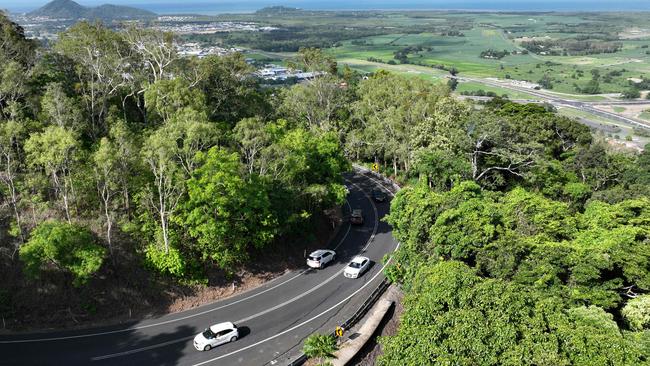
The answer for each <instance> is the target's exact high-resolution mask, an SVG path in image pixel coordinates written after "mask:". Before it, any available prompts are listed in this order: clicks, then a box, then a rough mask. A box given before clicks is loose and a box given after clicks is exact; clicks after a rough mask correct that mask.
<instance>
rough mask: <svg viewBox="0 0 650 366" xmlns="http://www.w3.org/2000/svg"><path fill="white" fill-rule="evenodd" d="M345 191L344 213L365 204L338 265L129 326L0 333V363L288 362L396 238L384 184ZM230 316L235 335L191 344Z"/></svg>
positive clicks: (360, 285) (377, 274)
mask: <svg viewBox="0 0 650 366" xmlns="http://www.w3.org/2000/svg"><path fill="white" fill-rule="evenodd" d="M345 178H346V184H347V186H348V188H349V189H350V194H349V196H348V204H347V205H346V208H345V212H346V213H349V212H350V209H351V208H361V209H363V213H364V218H365V222H364V225H362V226H350V225H349V223H348V222H347V221H344V224H343V226H342V227H341V230H340V231H339V234H338V235H337V237H336V238H334V240H333V241H332V244H331V248H333V249H334V248H335V250H336V253H337V256H336V260H335V263H334V264H333V265H329V266H328V267H326V268H325V269H323V270H309V269H307V267H306V266H305V269H304V270H300V271H296V272H291V273H288V274H285V275H283V276H281V277H279V278H276V279H275V280H273V281H271V282H269V283H267V284H265V285H263V286H261V287H259V288H257V289H254V290H251V291H249V292H246V293H243V294H240V295H237V296H234V297H232V298H229V299H226V300H223V301H219V302H215V303H212V304H208V305H204V306H201V307H198V308H195V309H192V310H188V311H184V312H181V313H176V314H170V315H166V316H163V317H160V318H156V319H148V320H144V321H140V322H134V323H133V324H129V325H121V326H114V327H104V328H98V329H91V330H84V331H62V332H55V333H45V334H22V335H13V336H7V335H3V336H0V355H1V356H0V357H1V361H0V364H2V365H21V366H25V365H66V366H70V365H96V366H104V365H245V366H249V365H250V366H253V365H255V366H259V365H285V364H287V363H288V362H289V360H291V359H292V358H293V357H295V356H296V355H297V354H299V352H300V348H301V345H302V341H303V340H304V338H306V337H307V336H309V335H310V334H312V333H314V332H321V333H326V332H327V333H329V332H331V331H332V330H333V329H334V327H335V326H336V325H337V324H339V323H341V322H343V321H344V320H346V319H347V318H348V317H349V316H350V315H352V314H353V313H354V311H355V310H356V309H357V308H358V307H359V305H360V304H361V303H362V302H363V301H364V299H365V298H366V297H367V296H368V295H369V294H370V293H371V292H372V290H374V289H375V287H376V286H377V285H378V284H379V283H380V282H381V280H383V274H382V272H381V269H382V266H383V264H382V258H383V257H384V255H385V254H387V253H389V252H392V251H393V250H395V248H396V246H397V243H396V242H395V241H394V240H393V238H392V236H391V230H390V227H389V226H388V225H387V224H386V223H384V222H382V221H380V220H381V218H382V217H383V216H384V215H386V214H387V213H388V210H389V205H390V203H389V202H384V203H375V202H373V201H372V200H371V198H370V193H371V190H372V189H374V188H376V187H378V186H379V185H380V184H381V183H380V182H379V181H378V180H376V179H374V178H373V177H372V176H371V175H370V174H366V173H361V172H355V173H349V174H347V175H346V176H345ZM359 253H363V254H364V255H365V256H367V257H369V258H370V259H371V260H372V261H373V265H372V266H371V268H370V270H368V271H367V272H366V273H365V274H364V275H363V276H362V277H361V278H359V279H347V278H344V277H343V274H342V271H343V268H344V267H345V265H346V263H347V261H349V260H350V259H351V258H352V257H353V256H354V255H356V254H359ZM222 321H232V322H234V323H235V324H237V326H238V327H239V328H240V337H241V338H240V339H239V340H238V341H236V342H234V343H230V344H226V345H222V346H219V347H217V348H215V349H213V350H211V351H207V352H199V351H197V350H195V349H194V347H193V346H192V339H193V337H194V335H196V334H197V333H199V332H201V331H203V329H205V328H206V327H207V326H209V325H211V324H214V323H219V322H222Z"/></svg>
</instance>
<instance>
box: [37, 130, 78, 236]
mask: <svg viewBox="0 0 650 366" xmlns="http://www.w3.org/2000/svg"><path fill="white" fill-rule="evenodd" d="M25 152H26V153H27V161H28V162H29V164H30V165H31V166H32V167H40V168H42V169H44V171H45V174H46V175H48V176H50V178H51V179H52V185H53V187H54V190H55V192H56V195H57V196H59V197H60V198H61V199H62V200H63V207H64V210H65V216H66V219H67V221H68V222H69V223H70V222H72V219H71V214H70V206H71V204H72V200H73V198H74V181H73V174H72V173H73V171H74V169H75V168H76V164H77V162H78V160H79V142H78V140H77V137H76V134H75V133H74V132H72V131H70V130H68V129H66V128H64V127H60V126H48V127H46V128H45V129H44V130H43V132H40V133H34V134H32V135H31V136H30V137H29V139H28V140H27V141H26V142H25Z"/></svg>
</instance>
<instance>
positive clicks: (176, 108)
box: [0, 15, 350, 328]
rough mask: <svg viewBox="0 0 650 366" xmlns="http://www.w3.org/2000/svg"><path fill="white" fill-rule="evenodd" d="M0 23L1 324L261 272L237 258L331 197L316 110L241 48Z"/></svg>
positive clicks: (296, 226)
mask: <svg viewBox="0 0 650 366" xmlns="http://www.w3.org/2000/svg"><path fill="white" fill-rule="evenodd" d="M0 23H2V31H3V33H2V34H0V37H1V38H0V39H1V42H0V45H1V48H0V64H1V65H2V66H0V153H1V155H0V156H1V159H0V167H1V171H2V173H0V182H1V183H2V187H1V188H0V197H1V198H2V204H3V205H2V206H1V210H0V239H1V240H0V242H1V243H2V244H1V246H0V253H1V257H0V273H1V274H2V276H3V278H5V281H3V282H2V284H0V305H1V308H2V309H3V313H2V317H3V321H4V322H3V326H5V327H7V328H21V327H23V326H33V325H34V324H37V323H38V324H40V325H39V326H44V325H49V324H60V323H64V324H67V323H66V322H65V321H63V320H65V319H68V320H70V322H74V323H80V322H83V321H92V320H93V319H95V318H101V319H103V318H106V317H109V318H110V317H111V316H116V315H117V314H130V313H131V312H132V310H135V311H136V312H137V311H138V310H139V311H140V312H139V313H142V312H146V313H148V312H150V310H148V307H151V306H152V303H165V301H168V300H164V298H165V296H166V295H165V294H166V293H167V291H168V290H169V291H170V292H172V293H178V294H182V295H179V296H185V293H187V292H189V293H191V292H192V290H191V289H192V288H193V287H195V286H205V285H225V284H227V283H229V282H228V281H229V280H233V281H234V276H235V274H237V273H239V271H240V270H241V269H242V268H250V270H252V271H262V270H263V269H262V268H259V267H252V268H251V266H250V265H249V263H248V262H249V259H250V258H255V259H258V258H265V259H264V260H266V261H267V262H268V261H270V260H273V261H277V262H278V263H285V260H284V259H282V258H277V257H278V255H275V254H273V255H268V254H267V255H265V254H264V253H267V252H269V251H272V252H278V253H287V251H289V252H290V251H291V243H295V242H300V241H305V240H310V238H309V235H313V234H309V235H306V234H305V233H310V232H313V231H314V229H315V227H316V226H317V224H318V223H319V222H321V221H323V220H328V219H327V218H325V217H324V210H325V209H330V208H331V207H333V206H336V205H340V204H341V203H342V202H343V201H344V199H345V194H346V190H345V187H344V186H343V184H342V183H343V178H342V175H341V174H342V173H343V172H345V171H348V170H349V169H350V163H349V162H348V160H347V159H346V157H345V155H344V150H343V145H342V144H341V142H340V139H339V136H338V134H337V133H336V132H335V130H333V129H331V128H329V127H328V126H329V125H328V124H327V123H326V120H328V119H330V117H331V116H330V115H328V116H323V113H321V112H319V111H315V113H316V114H317V115H315V116H313V118H317V119H318V120H314V119H312V120H306V119H303V118H302V117H303V116H302V115H299V114H297V113H298V111H295V108H292V107H291V103H289V102H288V101H287V102H284V103H279V105H275V103H276V99H275V98H274V96H273V94H272V93H271V92H269V91H265V90H263V89H262V88H260V87H259V85H257V83H256V81H255V80H254V79H253V78H251V77H249V74H250V73H251V72H252V69H251V68H250V66H249V65H247V64H246V63H245V62H244V58H243V56H242V55H240V54H235V55H232V56H228V57H223V58H219V57H216V56H215V57H208V58H205V59H201V60H199V59H179V58H178V57H177V56H176V54H175V51H174V47H173V44H172V40H173V38H172V35H171V34H162V33H159V32H156V31H150V30H143V29H135V28H129V29H126V30H123V31H120V32H117V31H113V30H110V29H108V28H106V27H104V26H103V25H102V24H99V23H87V22H80V23H77V24H76V25H74V26H72V27H71V28H69V29H68V30H66V31H65V32H62V33H61V34H60V38H59V40H58V42H56V43H55V44H54V45H53V46H52V48H44V47H40V46H39V45H38V44H36V43H35V42H33V41H30V40H27V39H25V38H24V36H23V34H22V29H21V28H20V27H19V26H17V25H16V24H14V23H11V22H10V21H9V20H8V19H7V18H6V17H5V16H3V15H2V16H1V17H0ZM298 61H299V62H300V61H301V60H298ZM312 66H313V67H319V66H317V65H312ZM296 103H298V104H300V103H301V101H300V99H299V98H298V99H297V100H296ZM284 108H286V111H287V114H286V116H296V118H290V119H287V118H285V114H284V113H283V112H281V111H282V110H284ZM335 112H336V110H333V111H330V112H329V113H335ZM305 113H312V110H308V109H305ZM321 118H322V119H323V120H321ZM312 122H313V123H312ZM321 122H322V123H321ZM325 223H326V224H327V225H328V226H329V225H330V223H329V221H325ZM302 250H303V247H302V246H298V250H296V252H299V253H300V255H302ZM261 262H262V264H265V262H264V261H261ZM266 264H267V265H268V263H266ZM44 292H46V293H48V294H49V295H48V296H46V299H45V300H44V299H43V296H42V294H43V293H44ZM141 297H142V298H141ZM157 305H158V304H153V306H154V309H152V310H153V311H158V310H159V307H158V306H157Z"/></svg>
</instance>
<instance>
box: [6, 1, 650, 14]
mask: <svg viewBox="0 0 650 366" xmlns="http://www.w3.org/2000/svg"><path fill="white" fill-rule="evenodd" d="M47 2H48V1H47V0H0V8H4V9H8V10H9V11H12V12H25V11H30V10H33V9H36V8H38V7H40V6H42V5H44V4H46V3H47ZM77 2H78V3H79V4H81V5H85V6H96V5H101V4H105V3H110V4H118V5H131V6H135V7H140V8H144V9H147V10H152V11H155V12H157V13H170V12H183V10H185V11H186V12H201V13H219V12H250V11H254V10H255V9H259V8H262V7H265V6H271V5H285V6H294V7H300V8H303V9H329V10H331V9H470V10H514V11H526V10H531V11H552V10H557V11H574V10H582V11H616V10H645V11H650V0H619V1H614V0H356V1H349V0H329V1H325V0H239V1H234V0H211V1H210V0H78V1H77Z"/></svg>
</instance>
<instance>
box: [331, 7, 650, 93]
mask: <svg viewBox="0 0 650 366" xmlns="http://www.w3.org/2000/svg"><path fill="white" fill-rule="evenodd" d="M449 16H450V17H453V15H449ZM456 16H461V15H456ZM462 16H464V17H470V18H471V19H472V20H473V24H474V26H473V27H472V28H471V29H469V30H463V33H464V35H465V36H464V37H448V36H442V35H440V34H437V33H419V34H405V33H399V32H396V33H394V34H389V35H382V36H376V37H366V38H361V39H360V40H363V41H366V42H368V44H367V45H363V46H359V45H353V44H352V43H351V41H346V42H342V45H341V46H340V47H336V48H333V49H331V52H332V54H333V55H335V56H336V57H337V58H340V59H346V60H350V59H358V60H366V59H368V58H369V57H372V58H377V59H380V60H382V61H384V62H387V61H388V60H391V59H393V55H394V52H396V51H398V50H400V49H403V48H404V47H407V46H422V47H424V48H425V51H423V52H420V53H418V54H410V55H409V61H410V62H411V63H422V64H424V65H446V66H449V67H451V66H453V67H455V68H456V69H457V70H459V71H460V73H461V74H462V75H466V76H473V77H497V78H500V79H506V78H507V77H510V78H512V79H516V80H525V81H530V82H538V81H539V80H540V79H542V77H544V75H549V76H550V77H551V78H552V79H553V88H552V89H551V90H550V91H553V92H558V93H564V94H578V95H579V94H580V92H579V91H578V90H577V89H576V86H577V87H578V88H581V87H584V86H585V85H586V84H587V83H588V82H589V81H590V80H591V78H592V74H591V70H592V69H598V70H599V71H600V74H601V75H602V76H603V77H601V78H600V89H601V92H602V93H618V92H620V91H622V90H624V89H625V88H626V87H628V80H627V79H628V78H632V77H634V78H639V77H640V76H644V75H645V76H648V75H647V74H646V73H650V56H649V55H646V54H645V52H646V51H648V50H650V48H642V46H643V45H647V44H649V43H650V40H647V39H641V40H639V39H634V40H624V41H621V42H622V43H623V49H622V50H621V51H620V52H617V53H613V54H598V55H587V56H541V55H534V54H519V55H508V56H505V57H504V58H502V59H501V60H489V59H482V58H481V57H480V53H481V51H483V50H486V49H488V48H492V49H496V50H503V49H505V50H522V48H521V47H520V46H519V43H518V42H517V41H516V40H517V39H518V38H520V37H523V36H549V37H551V38H562V37H575V34H570V33H561V32H549V31H548V28H549V27H551V28H552V27H559V25H557V24H568V25H574V26H580V25H581V24H584V23H585V22H587V23H589V22H595V23H597V22H600V21H603V20H602V19H598V17H595V16H594V17H591V16H588V15H560V14H551V15H547V14H543V15H540V14H533V15H531V14H521V15H520V14H472V15H468V14H463V15H462ZM619 18H620V19H621V23H612V24H611V26H612V27H621V28H622V27H624V26H625V23H623V21H628V20H629V21H630V22H632V21H634V22H645V24H646V25H647V26H650V24H648V21H647V20H644V19H642V17H637V16H635V15H634V14H627V15H625V16H623V15H620V16H619ZM627 18H629V19H627ZM609 21H612V20H609ZM556 23H557V24H556ZM549 25H550V26H549ZM509 27H515V28H513V29H516V28H517V27H519V28H521V27H524V28H525V29H526V30H525V31H522V32H521V33H516V32H515V31H510V29H511V28H509ZM429 47H430V48H432V49H431V51H428V50H427V48H429ZM610 72H620V73H622V75H620V76H613V77H611V78H606V77H604V76H605V75H607V74H608V73H610ZM576 99H580V100H591V101H597V100H604V99H605V98H603V97H600V96H596V97H594V96H588V95H586V96H585V98H580V97H576Z"/></svg>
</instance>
